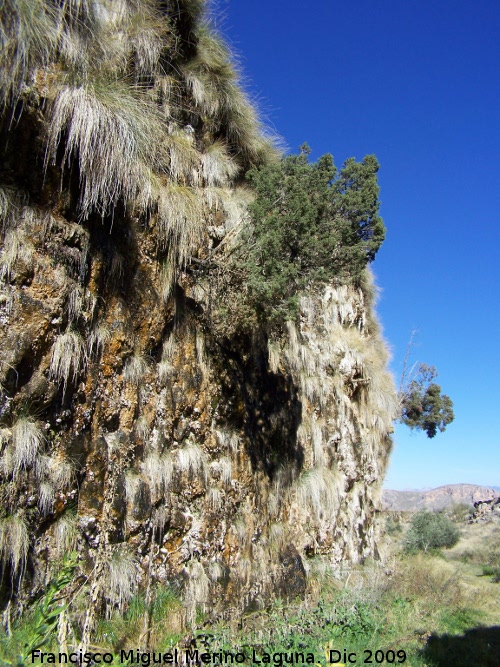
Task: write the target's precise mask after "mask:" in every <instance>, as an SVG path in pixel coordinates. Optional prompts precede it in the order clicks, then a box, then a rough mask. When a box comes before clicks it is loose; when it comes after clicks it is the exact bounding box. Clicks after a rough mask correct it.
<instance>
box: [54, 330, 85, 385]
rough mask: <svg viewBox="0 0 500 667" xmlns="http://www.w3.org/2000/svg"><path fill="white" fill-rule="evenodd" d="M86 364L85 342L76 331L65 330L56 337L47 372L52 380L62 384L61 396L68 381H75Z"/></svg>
mask: <svg viewBox="0 0 500 667" xmlns="http://www.w3.org/2000/svg"><path fill="white" fill-rule="evenodd" d="M86 365H87V351H86V349H85V342H84V340H83V338H82V337H81V336H80V334H79V333H78V332H76V331H71V330H70V331H66V333H64V334H61V335H60V336H58V337H57V338H56V341H55V343H54V346H53V348H52V358H51V361H50V370H49V374H50V377H51V379H52V380H55V381H56V382H58V383H62V385H63V396H64V394H65V393H66V387H67V384H68V382H69V381H70V380H71V382H75V381H76V379H77V377H78V375H79V373H80V372H81V371H82V370H83V369H84V368H85V366H86Z"/></svg>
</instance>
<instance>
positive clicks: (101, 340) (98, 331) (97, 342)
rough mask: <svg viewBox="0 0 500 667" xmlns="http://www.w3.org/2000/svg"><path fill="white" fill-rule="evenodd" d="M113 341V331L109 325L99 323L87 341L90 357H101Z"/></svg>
mask: <svg viewBox="0 0 500 667" xmlns="http://www.w3.org/2000/svg"><path fill="white" fill-rule="evenodd" d="M110 340H111V331H110V329H109V327H108V326H107V324H105V323H98V324H96V325H95V327H94V328H93V329H92V331H91V332H90V334H89V337H88V340H87V347H88V357H89V358H91V357H93V356H95V357H99V356H100V355H101V354H102V353H103V350H104V347H105V346H106V344H107V343H109V341H110Z"/></svg>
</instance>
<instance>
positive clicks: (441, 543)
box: [405, 510, 460, 552]
mask: <svg viewBox="0 0 500 667" xmlns="http://www.w3.org/2000/svg"><path fill="white" fill-rule="evenodd" d="M459 537H460V533H459V531H458V529H457V527H456V526H455V525H454V524H453V523H452V522H451V521H450V520H449V519H448V518H447V517H445V516H444V514H435V513H434V512H429V511H427V510H422V511H421V512H418V513H417V514H415V515H414V516H413V518H412V520H411V524H410V528H409V529H408V532H407V534H406V540H405V550H406V551H409V552H415V551H428V550H429V549H440V548H442V547H444V548H446V549H449V548H450V547H453V546H454V545H455V544H456V543H457V542H458V540H459Z"/></svg>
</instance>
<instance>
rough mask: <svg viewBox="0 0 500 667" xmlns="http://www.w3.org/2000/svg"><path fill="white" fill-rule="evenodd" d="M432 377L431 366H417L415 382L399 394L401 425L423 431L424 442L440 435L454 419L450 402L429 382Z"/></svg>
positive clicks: (434, 384)
mask: <svg viewBox="0 0 500 667" xmlns="http://www.w3.org/2000/svg"><path fill="white" fill-rule="evenodd" d="M436 376H437V371H436V369H435V368H434V367H433V366H426V365H425V364H421V365H420V366H419V369H418V372H417V374H416V376H415V378H414V379H413V380H412V381H411V382H410V383H409V384H408V386H407V387H406V388H405V389H404V390H400V402H401V421H402V422H403V424H406V425H407V426H409V427H410V428H411V429H418V430H422V431H425V432H426V434H427V437H428V438H433V437H434V436H435V435H436V433H437V432H438V430H439V431H441V432H442V431H444V430H445V429H446V427H447V426H448V424H451V422H452V421H453V419H454V418H455V415H454V413H453V402H452V400H451V398H449V396H446V394H443V393H441V387H440V386H439V385H438V384H436V383H435V382H432V380H434V378H435V377H436Z"/></svg>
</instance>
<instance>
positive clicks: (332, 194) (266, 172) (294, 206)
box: [239, 145, 385, 323]
mask: <svg viewBox="0 0 500 667" xmlns="http://www.w3.org/2000/svg"><path fill="white" fill-rule="evenodd" d="M301 151H302V152H301V154H300V155H298V156H297V155H291V156H288V157H286V158H284V159H283V160H282V161H281V162H279V163H278V164H269V165H266V166H264V167H261V168H260V169H253V170H252V171H250V172H249V173H248V175H247V177H248V180H249V182H250V185H251V186H252V189H253V190H254V192H255V200H254V202H253V203H252V204H251V205H250V209H249V210H250V214H251V217H252V223H253V225H252V231H251V232H250V236H249V238H248V239H247V243H246V244H244V245H243V252H242V254H241V255H240V257H239V262H240V265H241V268H242V269H243V272H244V273H245V277H246V288H247V290H248V297H249V302H250V306H251V307H252V308H253V309H254V310H255V311H256V313H257V317H258V319H260V320H261V321H268V322H269V321H278V322H281V323H282V322H283V321H285V320H287V319H293V318H294V317H295V316H296V314H297V309H298V293H299V292H300V291H301V290H303V289H304V288H306V287H308V286H310V285H314V284H316V285H317V284H322V283H323V284H324V283H328V282H330V281H332V280H333V281H336V282H338V283H341V284H344V283H348V282H352V281H356V280H358V279H359V278H360V276H361V274H362V272H363V270H364V268H365V267H366V265H367V264H368V263H369V262H371V261H372V260H373V259H374V257H375V254H376V252H377V250H378V249H379V247H380V245H381V243H382V241H383V240H384V236H385V227H384V224H383V222H382V219H381V218H380V217H379V215H378V209H379V200H378V194H379V187H378V183H377V172H378V169H379V164H378V162H377V160H376V158H375V156H374V155H368V156H366V157H365V158H364V159H363V161H362V162H356V161H355V160H354V159H353V158H351V159H349V160H347V161H346V162H345V164H344V165H343V167H342V169H341V170H340V171H337V169H336V167H335V165H334V163H333V159H332V156H331V155H323V157H321V158H319V160H318V161H317V162H316V163H309V161H308V154H309V152H310V149H309V148H308V147H307V146H306V145H304V146H303V147H302V149H301Z"/></svg>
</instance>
